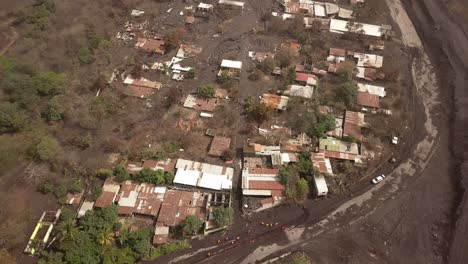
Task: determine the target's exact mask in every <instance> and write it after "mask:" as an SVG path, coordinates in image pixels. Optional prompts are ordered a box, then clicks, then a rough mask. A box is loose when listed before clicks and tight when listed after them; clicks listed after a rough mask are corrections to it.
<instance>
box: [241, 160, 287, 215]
mask: <svg viewBox="0 0 468 264" xmlns="http://www.w3.org/2000/svg"><path fill="white" fill-rule="evenodd" d="M278 173H279V169H267V168H244V169H243V170H242V195H244V196H247V197H258V198H263V199H261V200H260V208H258V209H257V211H260V210H263V209H267V208H270V207H273V206H275V205H278V204H280V203H281V202H282V201H283V199H284V190H285V187H284V186H283V185H282V184H281V183H280V182H279V177H278ZM245 206H247V207H248V205H244V207H245Z"/></svg>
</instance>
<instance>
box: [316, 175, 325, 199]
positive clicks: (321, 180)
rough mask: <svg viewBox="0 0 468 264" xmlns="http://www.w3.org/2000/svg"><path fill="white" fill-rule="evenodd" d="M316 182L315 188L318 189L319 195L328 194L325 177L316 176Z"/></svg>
mask: <svg viewBox="0 0 468 264" xmlns="http://www.w3.org/2000/svg"><path fill="white" fill-rule="evenodd" d="M314 180H315V187H316V188H317V192H318V193H319V195H320V194H322V195H323V194H326V193H328V187H327V182H326V181H325V177H323V175H319V176H314Z"/></svg>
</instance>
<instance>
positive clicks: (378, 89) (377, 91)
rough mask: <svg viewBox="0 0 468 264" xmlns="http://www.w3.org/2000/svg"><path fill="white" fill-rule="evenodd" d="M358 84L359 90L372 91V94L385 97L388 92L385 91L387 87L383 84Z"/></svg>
mask: <svg viewBox="0 0 468 264" xmlns="http://www.w3.org/2000/svg"><path fill="white" fill-rule="evenodd" d="M357 86H358V90H359V92H364V93H370V94H374V95H378V96H380V97H385V95H386V94H387V93H386V92H385V88H384V87H382V86H377V85H371V84H365V83H358V84H357Z"/></svg>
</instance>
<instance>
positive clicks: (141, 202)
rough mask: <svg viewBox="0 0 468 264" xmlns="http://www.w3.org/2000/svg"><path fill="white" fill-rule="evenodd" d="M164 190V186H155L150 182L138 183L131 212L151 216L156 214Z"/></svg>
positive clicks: (162, 198) (162, 199)
mask: <svg viewBox="0 0 468 264" xmlns="http://www.w3.org/2000/svg"><path fill="white" fill-rule="evenodd" d="M166 191H167V188H166V187H157V186H155V185H154V184H150V183H142V184H140V186H139V189H138V197H137V200H136V202H135V206H134V208H133V213H134V214H139V215H146V216H152V217H155V216H157V215H158V213H159V209H160V208H161V205H162V203H163V201H164V196H165V194H166Z"/></svg>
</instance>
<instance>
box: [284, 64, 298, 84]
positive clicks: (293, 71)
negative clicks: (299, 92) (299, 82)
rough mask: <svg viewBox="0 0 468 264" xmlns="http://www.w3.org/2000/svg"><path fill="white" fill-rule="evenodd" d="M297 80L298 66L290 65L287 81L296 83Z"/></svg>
mask: <svg viewBox="0 0 468 264" xmlns="http://www.w3.org/2000/svg"><path fill="white" fill-rule="evenodd" d="M295 82H296V68H295V67H290V68H288V72H287V74H286V83H287V84H294V83H295Z"/></svg>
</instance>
